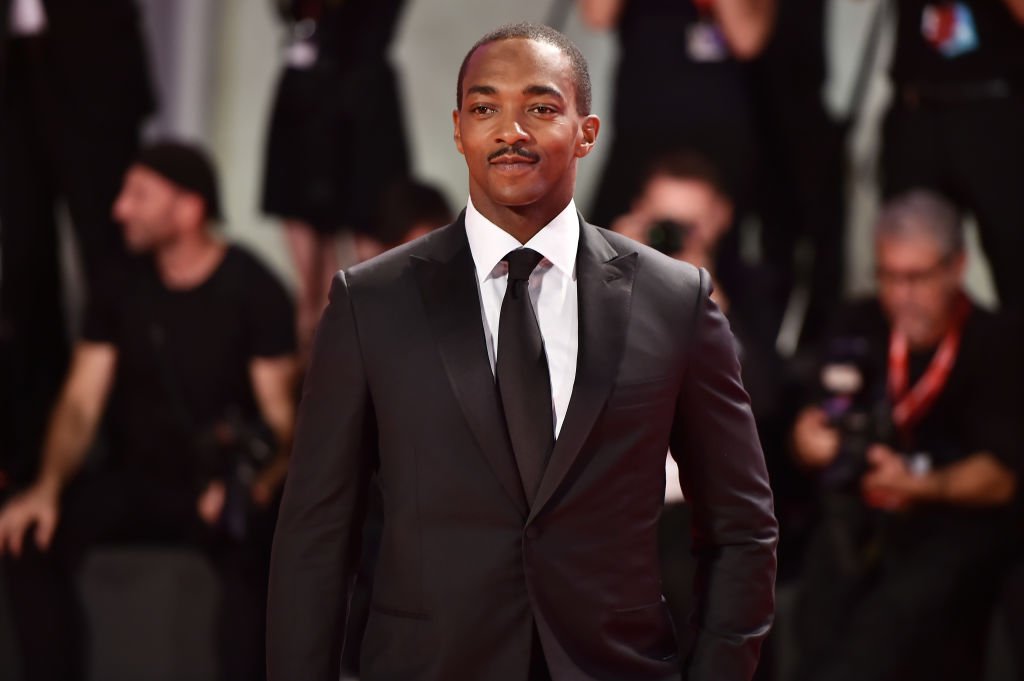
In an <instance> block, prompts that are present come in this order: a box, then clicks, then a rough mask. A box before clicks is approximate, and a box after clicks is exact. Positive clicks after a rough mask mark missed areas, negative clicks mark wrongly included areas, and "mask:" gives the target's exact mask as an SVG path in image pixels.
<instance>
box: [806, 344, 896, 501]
mask: <svg viewBox="0 0 1024 681" xmlns="http://www.w3.org/2000/svg"><path fill="white" fill-rule="evenodd" d="M826 357H827V360H826V362H825V363H824V364H823V365H822V369H821V374H820V377H819V378H820V382H821V389H822V394H823V397H822V400H821V407H822V409H824V411H825V413H826V414H827V415H828V418H829V422H830V424H831V425H832V426H833V427H834V428H836V429H837V430H838V431H839V453H838V455H837V456H836V458H835V460H834V461H833V462H832V463H831V464H829V465H828V466H827V467H826V468H825V469H824V470H823V471H822V473H821V483H822V485H824V486H825V487H827V488H830V489H836V490H847V489H853V488H855V487H856V486H857V485H858V484H859V481H860V478H861V476H862V475H863V474H864V473H865V472H866V471H867V469H868V463H867V452H868V449H869V448H870V447H871V445H873V444H877V443H882V444H893V443H894V427H893V422H892V406H891V404H890V402H889V400H888V397H887V395H886V390H885V372H884V367H879V366H877V365H876V364H874V363H873V362H872V361H871V355H870V345H869V342H868V340H867V339H866V338H863V337H857V336H848V337H839V338H836V339H834V340H833V341H832V342H831V343H830V345H829V347H828V352H827V354H826Z"/></svg>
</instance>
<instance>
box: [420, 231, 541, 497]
mask: <svg viewBox="0 0 1024 681" xmlns="http://www.w3.org/2000/svg"><path fill="white" fill-rule="evenodd" d="M437 237H438V238H437V248H436V249H435V252H434V253H433V254H432V255H429V256H427V257H421V256H411V260H412V265H413V270H414V271H415V273H416V279H417V282H418V284H419V288H420V293H421V295H422V297H423V304H424V306H425V307H426V312H427V318H428V319H429V320H430V326H431V331H432V332H433V335H434V339H435V340H436V342H437V347H438V351H439V352H440V354H441V359H442V362H443V364H444V368H445V371H446V372H447V374H448V379H449V381H450V382H451V386H452V390H453V391H454V393H455V396H456V398H457V399H458V401H459V404H460V405H461V407H462V412H463V414H464V416H465V418H466V421H467V423H468V424H469V427H470V429H471V430H472V432H473V435H474V437H475V438H476V441H477V444H478V445H479V446H480V450H481V451H482V452H483V454H484V456H485V457H486V458H487V460H488V462H489V463H490V466H491V468H492V469H493V470H494V474H495V475H496V476H497V478H498V480H499V482H500V483H501V485H502V487H504V488H505V491H506V492H507V493H508V495H509V497H510V498H511V499H512V501H513V503H514V504H515V505H516V507H517V508H518V509H519V511H520V513H522V515H523V517H526V514H527V509H528V506H527V502H526V495H525V494H524V492H523V486H522V482H521V481H520V479H519V470H518V468H517V467H516V462H515V457H514V456H513V454H512V447H511V445H510V444H509V438H508V434H507V431H506V426H505V418H504V415H503V414H502V411H501V405H500V403H499V402H498V392H497V389H496V388H495V385H494V375H493V374H492V373H491V365H490V360H489V358H488V356H487V342H486V340H485V336H484V327H483V318H482V317H481V309H480V297H479V293H478V291H477V283H476V280H475V277H476V273H475V268H474V265H473V256H472V254H471V253H470V250H469V242H468V241H467V240H466V231H465V222H464V217H463V216H460V217H459V219H458V220H457V221H456V222H455V223H454V224H452V225H451V226H449V227H447V228H445V229H444V230H443V233H439V234H438V235H437Z"/></svg>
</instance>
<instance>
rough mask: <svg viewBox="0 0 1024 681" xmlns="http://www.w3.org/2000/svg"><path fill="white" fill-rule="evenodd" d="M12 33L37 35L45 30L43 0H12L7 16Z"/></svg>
mask: <svg viewBox="0 0 1024 681" xmlns="http://www.w3.org/2000/svg"><path fill="white" fill-rule="evenodd" d="M7 25H8V27H9V28H10V29H11V34H12V35H38V34H40V33H42V32H43V31H45V30H46V10H45V9H43V0H14V1H13V2H12V3H11V13H10V15H9V16H8V24H7Z"/></svg>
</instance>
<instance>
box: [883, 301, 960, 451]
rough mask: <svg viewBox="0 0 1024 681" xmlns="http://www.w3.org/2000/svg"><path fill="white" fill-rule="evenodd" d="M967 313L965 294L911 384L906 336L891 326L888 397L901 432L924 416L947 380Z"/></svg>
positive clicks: (906, 432) (904, 431)
mask: <svg viewBox="0 0 1024 681" xmlns="http://www.w3.org/2000/svg"><path fill="white" fill-rule="evenodd" d="M970 312H971V303H970V301H969V300H968V299H967V296H965V295H963V294H961V295H960V296H959V298H958V299H957V301H956V309H955V310H954V311H953V319H952V320H951V324H950V327H949V331H947V332H946V335H945V337H944V338H943V339H942V342H941V343H940V344H939V348H938V350H936V351H935V356H934V357H932V361H931V364H929V365H928V369H927V370H926V371H925V372H924V375H922V376H921V378H920V379H918V381H917V383H915V384H914V386H913V387H910V385H909V384H910V368H909V361H908V356H909V354H910V348H909V344H908V342H907V337H906V335H904V334H902V333H899V332H898V331H896V330H895V329H893V331H892V334H891V335H890V336H889V397H890V398H891V399H892V402H893V409H892V420H893V424H894V425H895V426H896V428H897V429H898V430H899V431H900V432H901V433H902V434H904V435H907V434H908V433H909V431H910V429H911V428H913V427H914V426H915V425H916V424H917V423H918V422H919V421H920V420H921V419H922V418H923V417H924V415H925V413H927V411H928V410H929V409H930V408H931V406H932V404H934V403H935V400H936V399H937V398H938V396H939V393H941V392H942V389H943V388H944V387H945V385H946V381H947V380H949V374H950V372H951V371H952V370H953V364H954V363H955V362H956V356H957V353H958V352H959V350H960V339H961V337H962V336H963V331H964V323H965V322H966V321H967V317H968V315H969V314H970Z"/></svg>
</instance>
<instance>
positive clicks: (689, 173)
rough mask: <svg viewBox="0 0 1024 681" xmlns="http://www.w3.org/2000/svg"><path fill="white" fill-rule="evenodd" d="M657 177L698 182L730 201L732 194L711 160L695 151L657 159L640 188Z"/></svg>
mask: <svg viewBox="0 0 1024 681" xmlns="http://www.w3.org/2000/svg"><path fill="white" fill-rule="evenodd" d="M659 177H667V178H669V179H673V180H686V181H690V182H700V183H701V184H706V185H708V186H709V187H711V189H712V190H714V191H715V192H716V193H717V194H719V195H721V196H722V197H724V198H726V199H728V200H730V201H731V200H732V193H731V192H730V191H729V188H728V187H727V186H726V184H725V182H724V181H723V180H722V175H721V173H720V172H719V171H718V167H717V166H716V165H715V164H714V163H713V162H712V161H711V159H709V158H708V157H706V156H704V155H703V154H700V153H698V152H696V151H690V150H686V149H681V150H677V151H670V152H668V153H667V154H663V155H661V156H659V157H657V158H656V159H655V160H654V162H653V163H651V165H650V166H649V167H648V169H647V174H646V175H645V176H644V181H643V184H642V185H641V186H642V187H647V185H648V184H650V183H651V181H652V180H654V179H656V178H659Z"/></svg>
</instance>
